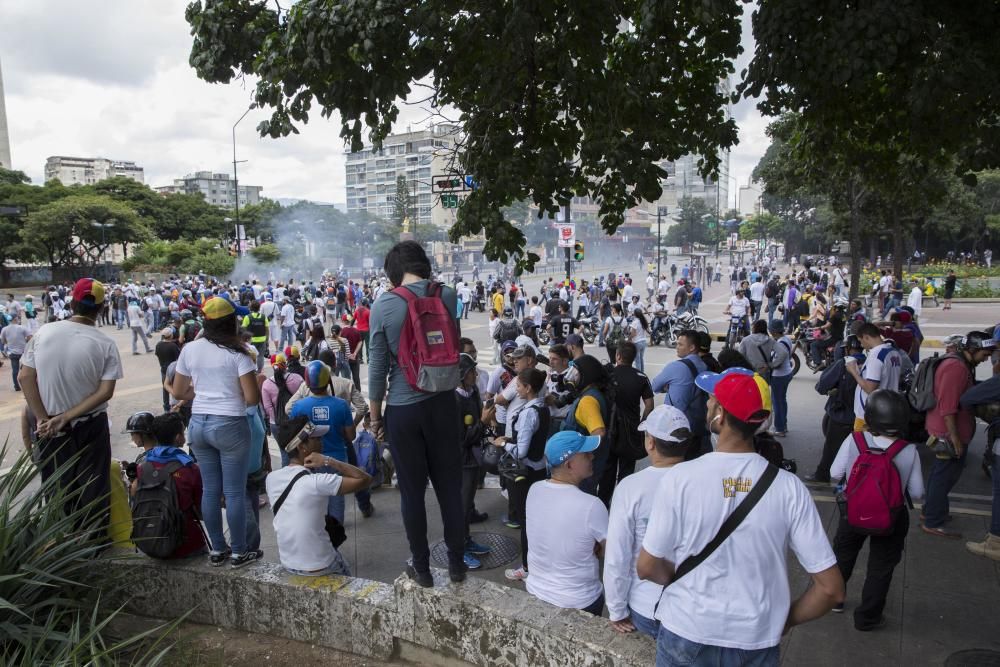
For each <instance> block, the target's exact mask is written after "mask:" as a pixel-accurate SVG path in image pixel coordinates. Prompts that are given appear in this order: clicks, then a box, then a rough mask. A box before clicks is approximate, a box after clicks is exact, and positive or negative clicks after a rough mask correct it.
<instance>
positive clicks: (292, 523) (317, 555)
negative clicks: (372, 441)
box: [265, 417, 372, 577]
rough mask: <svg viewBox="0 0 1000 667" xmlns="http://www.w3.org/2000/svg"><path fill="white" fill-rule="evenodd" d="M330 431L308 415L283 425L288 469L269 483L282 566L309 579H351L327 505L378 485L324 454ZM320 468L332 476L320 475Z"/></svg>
mask: <svg viewBox="0 0 1000 667" xmlns="http://www.w3.org/2000/svg"><path fill="white" fill-rule="evenodd" d="M328 430H329V426H326V425H315V424H312V423H311V422H310V421H309V419H308V418H307V417H294V418H292V419H290V420H288V421H287V422H285V423H284V424H282V425H281V428H280V429H279V431H278V444H279V445H280V446H281V447H282V448H284V450H285V451H286V452H288V465H287V466H285V467H284V468H280V469H279V470H275V471H272V472H271V474H269V475H268V476H267V480H266V481H265V486H266V489H267V498H268V501H269V503H270V505H271V508H272V512H273V513H274V533H275V536H276V537H277V541H278V559H279V561H280V562H281V566H282V567H284V568H285V569H286V570H288V571H289V572H291V573H292V574H298V575H302V576H307V577H318V576H322V575H325V574H342V575H346V576H349V575H350V573H351V572H350V568H349V566H348V565H347V561H346V560H344V557H343V556H342V555H341V553H340V552H339V551H338V550H337V548H336V547H334V546H333V542H332V541H331V537H330V534H329V533H327V530H326V525H327V520H326V514H327V505H328V503H329V499H330V498H331V497H335V496H343V495H345V494H348V493H354V492H356V491H360V490H362V489H366V488H368V486H369V485H370V484H371V482H372V478H371V475H369V474H368V473H366V472H365V471H363V470H361V469H359V468H356V467H354V466H352V465H350V464H348V463H344V462H343V461H338V460H337V459H334V458H331V457H329V456H324V455H323V453H322V449H323V436H324V435H326V433H327V431H328ZM318 469H329V470H331V471H332V472H329V473H327V472H314V471H316V470H318ZM341 504H343V503H341Z"/></svg>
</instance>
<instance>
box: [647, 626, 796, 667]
mask: <svg viewBox="0 0 1000 667" xmlns="http://www.w3.org/2000/svg"><path fill="white" fill-rule="evenodd" d="M779 648H780V644H779V645H778V646H772V647H771V648H761V649H756V650H745V649H739V648H725V647H722V646H711V645H709V644H698V643H696V642H692V641H688V640H687V639H684V638H683V637H681V636H680V635H675V634H674V633H672V632H670V630H667V629H666V628H665V627H663V626H662V625H661V626H660V632H659V633H658V634H657V635H656V667H674V666H675V665H677V666H678V667H680V666H681V665H706V666H708V665H711V666H712V667H767V666H769V665H777V664H778V657H779V652H778V649H779Z"/></svg>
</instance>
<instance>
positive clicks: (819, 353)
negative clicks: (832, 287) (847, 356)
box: [809, 297, 847, 371]
mask: <svg viewBox="0 0 1000 667" xmlns="http://www.w3.org/2000/svg"><path fill="white" fill-rule="evenodd" d="M846 306H847V300H846V299H844V298H842V297H834V300H833V309H832V310H831V311H830V316H829V317H828V318H827V320H826V322H824V323H823V324H820V325H819V326H817V327H816V329H817V330H818V331H820V332H821V335H820V337H819V338H815V339H813V340H812V341H810V342H809V358H810V359H811V360H812V365H813V370H814V371H821V370H823V369H824V368H826V366H827V365H829V360H830V358H831V355H832V350H833V346H834V345H836V344H837V343H839V342H840V341H842V340H843V339H844V327H845V326H846V324H847V320H846V319H845V318H844V309H845V308H846Z"/></svg>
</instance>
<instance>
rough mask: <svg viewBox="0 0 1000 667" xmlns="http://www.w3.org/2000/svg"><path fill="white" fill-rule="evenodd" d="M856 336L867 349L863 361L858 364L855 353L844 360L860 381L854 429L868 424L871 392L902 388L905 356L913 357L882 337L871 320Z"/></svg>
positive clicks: (855, 379)
mask: <svg viewBox="0 0 1000 667" xmlns="http://www.w3.org/2000/svg"><path fill="white" fill-rule="evenodd" d="M857 336H858V340H860V341H861V347H862V348H864V350H865V353H866V356H865V361H864V364H863V365H862V366H861V367H860V368H859V367H858V360H857V359H856V358H855V357H846V358H845V359H844V362H845V363H846V364H847V366H846V368H847V372H848V373H850V374H851V376H852V377H853V378H854V381H855V382H857V384H858V386H857V388H856V389H855V390H854V430H855V431H860V430H862V429H863V428H864V426H865V403H866V402H867V401H868V394H870V393H872V392H873V391H875V390H876V389H889V390H891V391H899V379H900V376H901V374H902V372H903V363H904V361H903V360H904V359H905V360H906V361H905V363H906V364H909V363H910V359H909V357H907V356H906V355H905V354H903V353H902V352H901V351H900V350H898V349H897V348H896V346H895V345H893V343H892V341H884V340H882V334H881V332H880V331H879V329H878V327H876V326H875V325H874V324H872V323H871V322H866V323H865V324H862V325H861V326H860V327H859V328H858V333H857Z"/></svg>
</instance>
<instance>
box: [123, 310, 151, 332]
mask: <svg viewBox="0 0 1000 667" xmlns="http://www.w3.org/2000/svg"><path fill="white" fill-rule="evenodd" d="M125 312H126V313H127V314H128V325H129V327H130V328H131V327H144V326H146V314H145V313H143V312H142V309H141V308H139V306H137V305H135V304H131V305H129V307H128V310H126V311H125Z"/></svg>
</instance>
